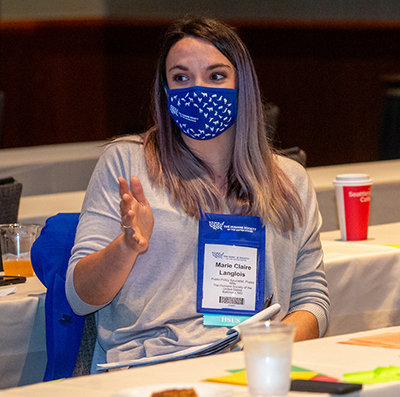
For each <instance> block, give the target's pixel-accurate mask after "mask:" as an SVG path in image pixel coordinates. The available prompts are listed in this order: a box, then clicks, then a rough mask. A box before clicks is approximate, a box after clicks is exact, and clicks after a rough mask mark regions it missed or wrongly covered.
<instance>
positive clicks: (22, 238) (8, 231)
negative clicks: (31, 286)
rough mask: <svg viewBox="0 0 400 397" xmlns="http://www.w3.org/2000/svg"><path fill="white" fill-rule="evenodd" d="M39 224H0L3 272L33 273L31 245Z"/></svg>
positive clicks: (22, 274)
mask: <svg viewBox="0 0 400 397" xmlns="http://www.w3.org/2000/svg"><path fill="white" fill-rule="evenodd" d="M39 227H40V225H35V224H29V225H23V224H20V223H12V224H6V225H0V244H1V253H2V261H3V269H4V274H5V275H6V276H25V277H31V276H33V275H34V273H33V268H32V263H31V247H32V244H33V242H34V241H35V239H36V237H37V234H38V229H39Z"/></svg>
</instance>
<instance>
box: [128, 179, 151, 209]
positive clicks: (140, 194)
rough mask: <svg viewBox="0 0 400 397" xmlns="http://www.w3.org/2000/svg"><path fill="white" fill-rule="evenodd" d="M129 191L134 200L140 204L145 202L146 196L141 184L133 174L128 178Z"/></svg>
mask: <svg viewBox="0 0 400 397" xmlns="http://www.w3.org/2000/svg"><path fill="white" fill-rule="evenodd" d="M130 185H131V192H132V195H133V197H134V198H135V199H136V201H137V202H138V203H139V204H141V205H146V204H147V199H146V196H145V195H144V191H143V187H142V184H141V182H140V180H139V178H138V177H137V176H133V177H132V178H131V180H130Z"/></svg>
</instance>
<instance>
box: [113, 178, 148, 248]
mask: <svg viewBox="0 0 400 397" xmlns="http://www.w3.org/2000/svg"><path fill="white" fill-rule="evenodd" d="M118 182H119V195H120V197H121V202H120V211H121V222H122V225H123V231H124V239H125V242H126V244H127V245H128V246H129V247H130V248H131V249H133V250H136V251H137V252H139V253H142V252H144V251H146V250H147V248H148V246H149V240H150V237H151V234H152V232H153V225H154V217H153V211H152V210H151V207H150V204H149V202H148V201H147V199H146V196H145V194H144V192H143V187H142V184H141V183H140V180H139V178H137V177H136V176H133V177H132V178H131V179H130V181H129V184H130V189H129V186H128V182H127V181H126V180H125V179H124V178H122V177H120V178H118Z"/></svg>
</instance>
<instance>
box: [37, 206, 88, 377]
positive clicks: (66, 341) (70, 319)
mask: <svg viewBox="0 0 400 397" xmlns="http://www.w3.org/2000/svg"><path fill="white" fill-rule="evenodd" d="M78 221H79V214H78V213H60V214H57V215H55V216H53V217H50V218H48V219H47V221H46V224H45V226H44V227H43V229H42V231H41V233H40V236H39V237H38V238H37V239H36V240H35V242H34V243H33V246H32V249H31V260H32V266H33V269H34V271H35V273H36V275H37V277H38V278H39V279H40V281H41V282H42V283H43V284H44V286H45V287H46V288H47V293H46V299H45V313H46V347H47V367H46V372H45V376H44V381H49V380H55V379H60V378H68V377H71V376H72V374H73V371H74V367H75V363H76V359H77V356H78V351H79V347H80V343H81V339H82V332H83V327H84V323H85V317H84V316H83V317H82V316H78V315H76V314H75V313H74V312H73V310H72V308H71V306H70V305H69V303H68V300H67V297H66V295H65V276H66V272H67V267H68V262H69V258H70V256H71V250H72V247H73V245H74V241H75V233H76V227H77V225H78Z"/></svg>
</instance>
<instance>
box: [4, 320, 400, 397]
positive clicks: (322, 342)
mask: <svg viewBox="0 0 400 397" xmlns="http://www.w3.org/2000/svg"><path fill="white" fill-rule="evenodd" d="M387 331H393V332H399V331H400V327H394V328H390V329H380V330H375V331H368V332H363V333H360V334H356V336H365V335H369V334H376V333H383V332H387ZM350 336H355V335H342V336H336V337H329V338H323V339H315V340H311V341H305V342H298V343H295V344H294V347H293V364H294V365H298V366H301V367H303V368H307V369H311V370H315V371H319V372H323V373H325V374H327V375H330V376H333V377H337V378H339V379H342V377H343V374H344V373H348V372H354V371H364V370H372V369H375V368H376V367H377V366H389V365H396V366H399V365H400V357H399V353H400V352H399V350H397V349H383V348H376V347H360V346H352V345H340V344H338V343H337V342H338V341H341V340H343V341H344V340H347V339H349V337H350ZM240 368H244V357H243V352H234V353H226V354H219V355H215V356H210V357H202V358H195V359H189V360H184V361H177V362H170V363H164V364H158V365H152V366H147V367H141V368H134V369H128V370H119V371H113V372H109V373H104V374H99V375H90V376H82V377H78V378H70V379H66V380H63V381H60V382H48V383H41V384H36V385H31V386H25V387H20V388H16V389H8V390H5V391H2V392H0V396H4V397H18V396H21V397H22V396H24V397H25V396H30V397H47V396H49V397H50V396H51V397H53V396H57V397H64V396H65V397H70V396H71V395H73V396H74V397H81V396H82V397H87V396H94V397H97V396H98V397H111V396H112V395H113V394H114V393H115V392H117V391H119V390H122V389H126V388H132V387H139V386H145V385H154V384H176V383H182V382H185V383H192V382H202V381H204V380H205V379H207V378H210V377H216V376H223V375H228V372H226V371H227V370H231V369H240ZM229 387H231V388H232V395H233V396H247V395H248V394H247V388H246V387H245V386H233V385H232V386H231V385H230V386H229ZM394 395H400V382H390V383H384V384H380V385H365V386H364V387H363V391H362V392H361V393H359V394H356V396H357V397H362V396H369V397H372V396H379V397H386V396H390V397H392V396H394ZM289 396H293V397H304V396H314V397H317V396H320V397H322V396H324V397H328V396H329V395H328V394H315V393H303V392H302V393H299V392H290V393H289ZM349 396H350V395H349ZM352 396H354V394H353V395H352Z"/></svg>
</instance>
